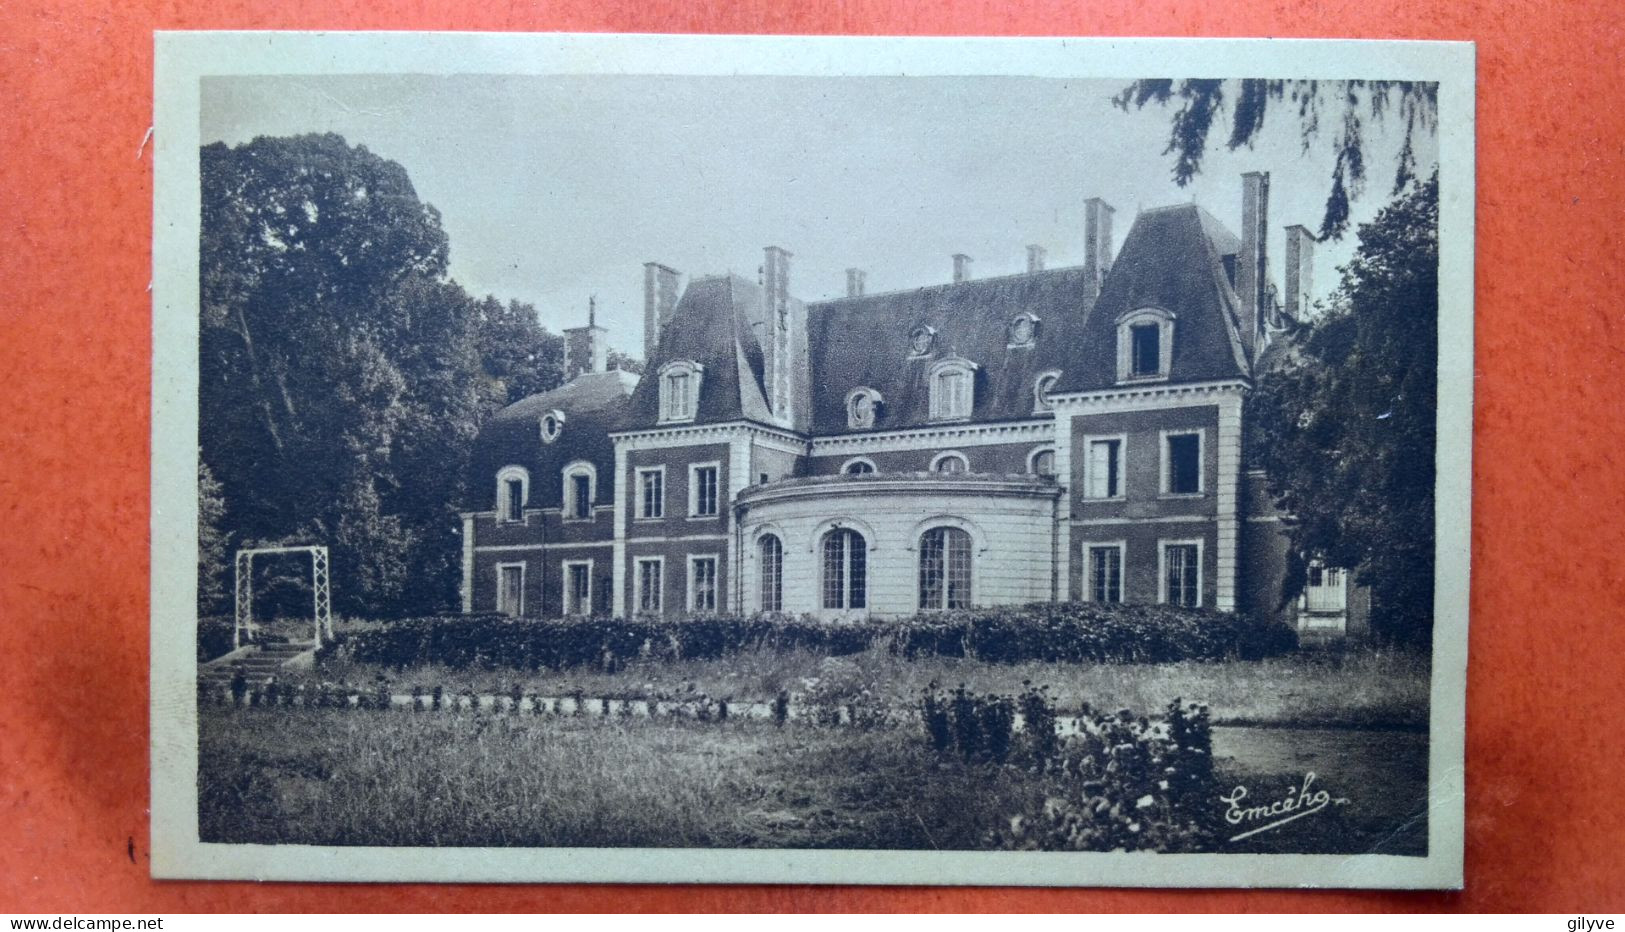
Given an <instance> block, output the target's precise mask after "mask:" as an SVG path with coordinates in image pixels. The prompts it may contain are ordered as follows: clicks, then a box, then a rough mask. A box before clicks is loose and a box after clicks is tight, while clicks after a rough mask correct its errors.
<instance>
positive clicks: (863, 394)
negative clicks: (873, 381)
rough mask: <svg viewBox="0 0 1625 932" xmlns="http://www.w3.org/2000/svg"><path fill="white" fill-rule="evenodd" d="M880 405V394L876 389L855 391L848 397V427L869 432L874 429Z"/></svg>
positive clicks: (858, 389)
mask: <svg viewBox="0 0 1625 932" xmlns="http://www.w3.org/2000/svg"><path fill="white" fill-rule="evenodd" d="M880 403H881V398H880V393H879V392H877V391H875V390H874V389H872V388H855V389H853V390H852V391H851V393H850V394H848V395H847V396H846V426H847V427H850V428H852V429H853V430H868V429H870V428H872V427H874V426H875V417H876V415H877V414H878V413H879V409H880Z"/></svg>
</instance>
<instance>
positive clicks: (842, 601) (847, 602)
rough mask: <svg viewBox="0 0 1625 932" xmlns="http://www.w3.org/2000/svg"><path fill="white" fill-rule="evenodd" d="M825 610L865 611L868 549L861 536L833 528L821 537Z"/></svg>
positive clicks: (867, 588)
mask: <svg viewBox="0 0 1625 932" xmlns="http://www.w3.org/2000/svg"><path fill="white" fill-rule="evenodd" d="M821 549H822V551H823V557H824V561H823V562H824V607H825V608H867V607H868V605H869V573H868V558H869V552H868V546H867V545H866V544H865V543H864V540H863V535H862V534H859V533H858V532H857V531H854V530H851V529H850V528H836V529H834V530H832V531H830V532H829V533H827V534H825V535H824V543H823V547H822V548H821Z"/></svg>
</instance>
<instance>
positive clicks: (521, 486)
mask: <svg viewBox="0 0 1625 932" xmlns="http://www.w3.org/2000/svg"><path fill="white" fill-rule="evenodd" d="M506 488H507V497H506V500H505V501H504V503H503V513H502V520H504V521H523V520H524V519H525V483H524V482H522V481H520V480H518V479H509V480H508V481H507V484H506Z"/></svg>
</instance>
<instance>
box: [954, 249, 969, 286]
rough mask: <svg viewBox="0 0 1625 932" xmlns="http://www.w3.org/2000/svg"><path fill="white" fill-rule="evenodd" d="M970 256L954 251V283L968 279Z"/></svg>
mask: <svg viewBox="0 0 1625 932" xmlns="http://www.w3.org/2000/svg"><path fill="white" fill-rule="evenodd" d="M970 264H971V257H970V256H967V255H965V254H964V253H962V252H956V253H954V284H956V285H957V284H959V283H960V282H968V281H970Z"/></svg>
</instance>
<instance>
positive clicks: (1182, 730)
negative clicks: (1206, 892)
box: [921, 684, 1217, 851]
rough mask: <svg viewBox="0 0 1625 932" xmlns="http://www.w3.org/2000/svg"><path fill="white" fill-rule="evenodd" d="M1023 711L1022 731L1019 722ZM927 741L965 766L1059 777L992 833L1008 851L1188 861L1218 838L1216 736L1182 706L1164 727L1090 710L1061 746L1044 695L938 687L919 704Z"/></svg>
mask: <svg viewBox="0 0 1625 932" xmlns="http://www.w3.org/2000/svg"><path fill="white" fill-rule="evenodd" d="M1018 709H1019V710H1020V713H1021V717H1022V719H1021V722H1020V728H1019V730H1018V729H1017V727H1016V722H1015V720H1014V713H1015V712H1016V710H1018ZM921 713H922V714H921V720H922V724H923V727H924V730H925V735H926V740H927V742H928V743H929V744H930V746H931V747H932V749H934V750H936V751H937V752H939V753H943V754H953V755H955V756H957V757H959V758H961V759H963V760H964V761H966V762H967V763H970V764H973V765H983V766H999V765H1003V764H1006V763H1007V762H1008V763H1010V764H1014V765H1022V766H1026V767H1028V768H1030V769H1032V770H1035V771H1040V772H1049V773H1051V774H1053V775H1054V778H1055V781H1056V784H1057V786H1058V788H1059V791H1058V792H1056V793H1055V794H1053V795H1051V796H1049V797H1048V798H1046V799H1045V800H1044V801H1043V802H1042V804H1040V805H1039V806H1038V807H1037V808H1036V809H1034V810H1031V811H1024V812H1017V813H1013V814H1011V815H1010V816H1009V818H1008V821H1007V822H1006V823H1005V824H1004V825H1002V826H999V827H997V828H995V829H994V830H993V831H992V832H990V833H989V835H990V837H989V839H988V840H989V842H990V843H991V844H993V845H996V846H998V847H1001V848H1007V849H1023V850H1045V851H1057V850H1060V851H1067V850H1071V851H1111V850H1119V849H1121V850H1128V851H1132V850H1157V851H1190V850H1199V849H1202V848H1203V847H1204V846H1206V845H1207V844H1208V843H1209V842H1210V841H1211V838H1212V836H1213V822H1212V813H1213V807H1212V805H1211V803H1212V801H1213V800H1214V799H1216V798H1217V791H1216V788H1215V786H1214V783H1213V758H1212V734H1211V728H1210V726H1209V721H1208V712H1207V709H1206V707H1204V706H1201V705H1197V704H1189V705H1187V704H1185V703H1184V702H1183V701H1182V700H1179V699H1175V700H1174V701H1173V702H1172V703H1170V704H1169V706H1168V708H1167V710H1166V711H1165V714H1164V717H1163V718H1162V720H1160V721H1157V722H1152V721H1150V720H1148V719H1145V718H1136V717H1135V716H1134V715H1133V714H1132V713H1131V712H1129V711H1128V710H1127V709H1124V710H1121V711H1118V712H1115V713H1111V714H1101V713H1097V712H1095V711H1093V710H1092V709H1090V708H1089V707H1088V706H1085V707H1084V708H1083V710H1082V713H1081V714H1080V715H1079V716H1078V717H1077V719H1076V727H1075V728H1074V729H1069V731H1070V732H1072V733H1070V734H1068V735H1067V736H1065V737H1062V736H1061V734H1060V733H1059V731H1058V729H1057V726H1058V725H1059V724H1060V721H1059V717H1058V716H1057V715H1056V711H1055V706H1054V703H1053V702H1051V701H1050V698H1049V695H1048V693H1047V691H1046V690H1044V689H1042V688H1035V687H1033V686H1032V685H1031V684H1026V688H1025V689H1024V691H1023V692H1022V693H1021V695H1020V696H1017V697H1014V698H1012V697H1009V696H1001V695H996V694H987V695H978V694H976V693H972V692H970V691H969V690H967V689H965V687H963V686H961V687H959V688H958V689H955V690H954V691H953V692H952V693H951V694H947V695H944V694H943V693H941V692H940V690H939V689H938V688H937V687H936V685H935V684H933V685H932V686H931V688H929V689H927V690H926V692H925V695H924V697H923V698H922V702H921Z"/></svg>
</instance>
